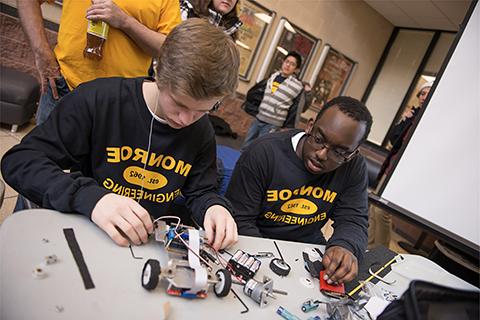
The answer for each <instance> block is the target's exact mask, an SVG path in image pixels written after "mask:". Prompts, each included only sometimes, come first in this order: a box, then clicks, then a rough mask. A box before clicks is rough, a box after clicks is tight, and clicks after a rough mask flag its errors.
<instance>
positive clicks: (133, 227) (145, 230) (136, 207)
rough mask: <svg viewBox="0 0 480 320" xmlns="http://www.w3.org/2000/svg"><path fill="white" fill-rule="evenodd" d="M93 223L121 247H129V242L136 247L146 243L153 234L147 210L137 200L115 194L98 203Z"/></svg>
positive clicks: (110, 194) (108, 195) (103, 198)
mask: <svg viewBox="0 0 480 320" xmlns="http://www.w3.org/2000/svg"><path fill="white" fill-rule="evenodd" d="M92 221H93V222H94V223H95V224H96V225H98V226H99V227H100V228H101V229H102V230H103V231H105V232H106V233H107V234H108V235H109V236H110V238H112V240H113V241H114V242H115V243H116V244H118V245H119V246H128V244H129V242H131V243H133V244H136V245H140V244H142V243H146V242H147V241H148V235H149V234H150V233H152V232H153V223H152V220H151V219H150V215H149V214H148V212H147V210H145V209H144V208H143V207H142V206H141V205H140V204H138V203H137V202H136V201H135V200H133V199H130V198H127V197H124V196H120V195H118V194H115V193H109V194H106V195H104V196H103V197H102V198H101V199H100V200H99V201H98V202H97V204H96V205H95V207H94V208H93V211H92ZM122 233H123V234H122ZM125 236H126V237H128V238H125Z"/></svg>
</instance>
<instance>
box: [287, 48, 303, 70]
mask: <svg viewBox="0 0 480 320" xmlns="http://www.w3.org/2000/svg"><path fill="white" fill-rule="evenodd" d="M288 57H294V58H295V60H297V69H300V67H301V66H302V56H301V55H300V53H298V52H297V51H290V52H289V53H287V55H286V56H285V59H287V58H288ZM285 59H283V60H284V61H285Z"/></svg>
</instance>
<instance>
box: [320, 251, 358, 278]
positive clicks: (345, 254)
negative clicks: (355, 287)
mask: <svg viewBox="0 0 480 320" xmlns="http://www.w3.org/2000/svg"><path fill="white" fill-rule="evenodd" d="M322 263H323V266H324V267H325V279H324V280H326V281H327V283H328V284H332V283H344V282H349V281H352V280H353V279H355V277H356V276H357V273H358V261H357V258H356V257H355V256H354V255H353V253H351V252H350V251H348V250H347V249H345V248H343V247H340V246H332V247H329V248H328V249H327V251H325V255H324V256H323V259H322Z"/></svg>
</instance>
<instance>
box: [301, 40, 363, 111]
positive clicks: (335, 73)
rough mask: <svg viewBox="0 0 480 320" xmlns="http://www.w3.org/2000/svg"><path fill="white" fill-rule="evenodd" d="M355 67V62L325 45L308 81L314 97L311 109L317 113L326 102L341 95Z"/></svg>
mask: <svg viewBox="0 0 480 320" xmlns="http://www.w3.org/2000/svg"><path fill="white" fill-rule="evenodd" d="M356 66H357V63H356V62H355V61H353V60H352V59H350V58H348V57H346V56H345V55H343V54H342V53H340V52H339V51H338V50H335V49H333V48H332V47H331V46H330V45H325V47H324V49H323V51H322V54H321V55H320V59H319V60H318V62H317V65H316V67H315V71H314V73H313V76H312V78H311V80H310V83H311V84H313V86H312V92H313V96H314V99H313V103H312V106H311V108H312V109H314V110H315V111H319V110H320V109H321V108H322V107H323V105H324V104H325V103H326V102H327V101H329V100H330V99H333V98H335V97H337V96H340V95H342V94H343V93H344V92H345V89H346V87H347V85H348V82H349V81H350V79H351V77H352V74H353V72H354V70H355V68H356Z"/></svg>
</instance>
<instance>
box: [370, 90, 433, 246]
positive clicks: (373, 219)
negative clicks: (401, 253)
mask: <svg viewBox="0 0 480 320" xmlns="http://www.w3.org/2000/svg"><path fill="white" fill-rule="evenodd" d="M432 86H433V82H432V81H430V82H426V83H424V84H423V85H422V86H421V87H420V90H419V91H418V92H417V98H418V106H417V107H411V108H407V109H406V110H405V111H404V112H403V114H402V116H401V118H400V121H399V122H398V123H397V124H396V125H395V126H394V127H393V130H392V133H391V134H390V136H389V142H390V143H391V144H392V149H391V150H390V153H389V154H388V156H387V158H386V159H385V161H384V163H383V165H382V168H381V169H380V172H379V174H378V177H377V182H378V183H377V184H378V185H380V181H381V180H382V178H383V177H384V175H385V174H387V173H388V172H389V171H390V170H391V164H392V163H394V161H395V159H396V158H397V154H398V151H400V149H401V148H402V145H403V141H404V139H405V138H406V137H407V136H408V133H409V131H410V129H411V128H412V126H413V125H414V124H415V120H416V117H417V115H418V112H419V111H420V109H421V108H423V105H424V103H425V99H426V98H427V96H428V94H429V93H430V89H431V88H432ZM369 212H370V214H369V227H368V247H369V248H374V247H376V246H378V245H383V246H385V247H387V248H388V247H389V245H390V240H391V233H392V216H391V214H390V213H388V212H385V211H384V210H382V209H381V208H379V207H377V206H375V205H370V208H369Z"/></svg>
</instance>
